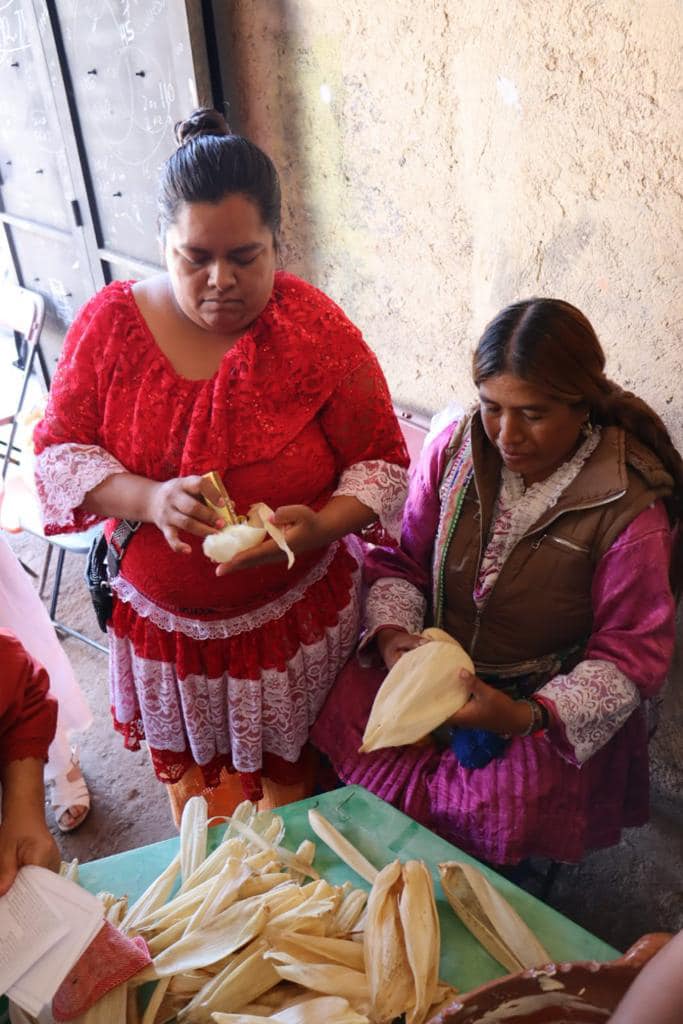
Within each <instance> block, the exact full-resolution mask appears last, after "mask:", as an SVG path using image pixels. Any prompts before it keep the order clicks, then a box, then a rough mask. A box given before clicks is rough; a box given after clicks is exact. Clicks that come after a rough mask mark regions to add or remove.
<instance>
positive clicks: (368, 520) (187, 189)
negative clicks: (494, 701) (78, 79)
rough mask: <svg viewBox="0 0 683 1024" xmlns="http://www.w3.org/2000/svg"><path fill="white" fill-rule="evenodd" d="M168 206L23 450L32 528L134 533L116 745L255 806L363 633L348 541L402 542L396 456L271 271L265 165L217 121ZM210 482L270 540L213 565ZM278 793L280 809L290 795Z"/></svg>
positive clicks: (113, 288) (91, 317) (370, 390)
mask: <svg viewBox="0 0 683 1024" xmlns="http://www.w3.org/2000/svg"><path fill="white" fill-rule="evenodd" d="M178 138H179V142H180V145H179V147H178V150H177V151H176V152H175V153H174V154H173V155H172V156H171V157H170V158H169V160H168V161H167V163H166V164H165V166H164V169H163V172H162V179H161V186H160V198H159V210H160V226H161V235H162V242H163V244H164V248H165V255H166V264H167V268H168V269H167V273H165V274H161V275H159V276H158V277H153V278H150V279H148V280H145V281H140V282H138V283H135V284H131V283H129V282H125V283H124V282H118V281H117V282H114V283H112V284H110V285H108V286H107V287H106V288H104V289H103V290H102V291H101V292H100V293H99V294H98V295H96V296H95V297H94V298H93V299H92V300H91V301H90V302H89V303H88V304H87V305H86V306H85V307H84V309H83V310H82V311H81V312H80V314H79V316H78V317H77V319H76V320H75V321H74V323H73V325H72V326H71V328H70V330H69V333H68V335H67V337H66V340H65V343H64V349H63V352H62V356H61V359H60V363H59V367H58V369H57V372H56V374H55V379H54V384H53V388H52V394H51V398H50V402H49V405H48V408H47V411H46V414H45V418H44V419H43V421H42V422H41V423H40V424H39V425H38V427H37V428H36V431H35V443H36V454H37V460H36V477H37V483H38V489H39V493H40V495H41V500H42V503H43V511H44V520H45V530H46V533H48V534H49V533H55V532H60V531H64V530H69V529H71V530H82V529H84V528H86V527H88V526H90V525H91V524H93V523H95V522H98V521H100V520H102V519H108V520H109V522H108V524H107V530H108V534H109V535H110V534H111V532H112V530H113V527H114V521H115V520H116V519H121V518H126V519H129V520H138V521H140V522H141V523H142V525H141V527H140V529H139V530H138V531H137V533H135V535H134V536H133V538H132V540H131V541H130V543H129V545H128V547H127V548H126V551H125V554H124V557H123V561H122V563H121V569H120V573H119V575H118V576H117V577H116V579H115V580H114V583H113V588H114V592H115V601H114V610H113V615H112V619H111V622H110V624H109V642H110V652H111V653H110V691H111V705H112V714H113V718H114V725H115V728H116V729H118V730H119V731H120V732H121V733H123V735H124V738H125V744H126V746H127V747H128V748H130V749H137V747H138V746H139V742H140V740H141V739H143V738H144V739H146V741H147V743H148V746H149V749H150V753H151V756H152V761H153V764H154V767H155V770H156V773H157V776H158V777H159V778H160V779H161V780H162V781H163V782H166V783H175V782H177V781H178V780H180V779H181V778H182V777H183V775H184V774H185V773H186V772H188V771H189V770H191V769H194V766H195V765H198V766H200V768H201V772H202V775H203V780H204V782H205V783H206V784H207V785H208V786H213V785H215V784H216V783H217V782H218V776H219V772H220V771H221V769H222V768H224V767H225V768H228V769H232V768H234V769H235V770H236V771H238V772H239V773H240V776H241V782H242V786H243V790H244V793H245V794H246V795H247V796H248V797H250V798H252V799H259V798H260V797H261V795H262V775H263V776H264V777H265V778H268V779H270V780H273V781H274V782H275V783H279V784H281V785H282V786H285V787H287V786H290V785H292V786H293V785H294V784H296V783H298V782H299V781H300V779H301V777H302V773H303V771H304V760H305V759H304V756H303V755H304V753H305V750H306V742H307V739H308V734H309V729H310V727H311V725H312V723H313V722H314V720H315V718H316V716H317V714H318V711H319V709H320V707H321V705H322V703H323V701H324V699H325V696H326V694H327V692H328V690H329V688H330V686H331V684H332V682H333V680H334V678H335V676H336V675H337V674H338V672H339V670H340V669H341V667H342V666H343V664H344V663H345V661H346V660H347V658H348V657H349V655H350V654H351V652H352V650H353V648H354V645H355V642H356V638H357V628H358V603H359V568H358V560H357V557H356V554H355V552H356V545H357V542H356V540H355V538H354V536H353V535H354V534H359V533H360V532H363V531H365V533H366V535H367V531H370V536H371V539H376V538H377V537H379V535H380V534H383V535H384V536H385V537H386V536H387V535H388V536H390V537H392V536H393V537H396V536H397V534H398V529H399V524H400V519H401V511H402V505H403V500H404V496H405V480H406V467H407V462H408V459H407V453H406V450H405V446H404V443H403V440H402V436H401V432H400V429H399V426H398V423H397V421H396V419H395V416H394V413H393V409H392V405H391V401H390V397H389V394H388V390H387V386H386V382H385V380H384V377H383V375H382V372H381V370H380V367H379V365H378V363H377V360H376V359H375V357H374V356H373V354H372V352H371V351H370V350H369V348H368V347H367V345H366V344H365V342H364V341H363V338H362V336H361V334H360V332H359V331H358V330H357V328H355V327H354V326H353V324H351V323H350V322H349V320H348V319H347V318H346V316H345V315H344V313H343V312H342V311H341V310H340V309H339V308H338V307H337V306H336V305H335V304H334V303H333V302H332V301H331V300H330V299H329V298H327V297H326V296H325V295H323V294H322V293H321V292H319V291H318V290H317V289H315V288H314V287H312V286H311V285H309V284H306V283H305V282H304V281H302V280H300V279H298V278H296V277H293V276H292V275H290V274H287V273H283V272H276V270H275V264H276V252H277V233H278V228H279V223H280V191H279V184H278V179H277V173H276V171H275V168H274V167H273V165H272V163H271V161H270V159H269V158H268V157H267V156H266V155H265V154H264V153H263V152H261V150H259V149H258V148H257V147H256V146H255V145H254V144H253V143H251V142H249V141H247V140H246V139H243V138H240V137H238V136H234V135H230V134H228V131H227V127H226V125H225V122H224V121H223V119H222V117H221V116H220V115H219V114H217V113H216V112H215V111H199V112H197V113H196V114H195V115H193V117H192V118H191V119H190V120H189V121H187V122H183V123H182V124H181V125H180V126H179V128H178ZM212 470H216V471H218V472H219V473H220V475H221V477H222V479H223V482H224V484H225V486H226V488H227V491H228V493H229V494H230V496H231V497H232V499H233V501H234V503H235V505H236V508H237V512H238V513H240V514H243V513H245V512H246V511H247V510H248V508H249V506H250V505H251V504H252V503H254V502H256V501H264V502H266V503H267V504H268V505H270V506H271V507H272V508H275V509H276V515H275V521H276V522H278V523H279V524H280V525H282V526H283V527H284V528H285V532H286V535H287V540H288V542H289V544H290V546H291V548H292V550H293V551H294V553H295V556H296V560H295V563H294V565H293V567H292V568H291V569H289V570H288V569H287V566H286V563H285V562H284V555H283V554H282V552H281V551H280V550H279V549H278V548H277V547H276V546H275V544H274V543H273V542H272V541H267V542H265V543H264V544H262V545H260V546H259V547H258V548H256V549H252V550H251V551H247V552H243V553H242V554H240V555H238V556H237V557H236V558H235V559H233V561H232V562H231V563H228V564H226V565H221V566H219V567H218V569H216V566H215V565H214V564H213V563H212V562H210V561H209V560H208V559H207V558H206V557H205V556H204V554H203V553H202V540H203V538H204V537H206V536H207V535H208V534H210V533H212V532H215V531H216V530H217V529H218V528H219V527H220V526H221V525H223V524H222V522H221V521H220V520H217V519H216V516H215V513H212V512H211V511H210V510H209V509H208V508H206V507H205V506H204V505H203V504H202V503H201V502H200V501H199V494H200V476H201V475H202V474H204V473H207V472H209V471H212ZM280 796H281V797H282V798H283V802H284V800H286V798H287V795H286V793H285V794H284V797H283V795H282V793H281V794H280Z"/></svg>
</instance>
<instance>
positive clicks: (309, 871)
mask: <svg viewBox="0 0 683 1024" xmlns="http://www.w3.org/2000/svg"><path fill="white" fill-rule="evenodd" d="M232 824H233V825H234V827H235V828H236V829H237V831H238V832H241V833H242V835H244V836H246V838H247V839H248V840H249V841H250V842H251V843H253V844H254V845H255V846H258V847H259V848H260V849H261V850H269V851H270V852H271V854H274V855H275V856H277V858H278V859H279V860H280V861H281V862H282V863H283V864H286V865H287V867H288V868H291V869H292V870H293V871H298V872H300V873H301V874H302V875H305V876H307V877H308V878H320V875H319V874H318V872H317V871H316V870H315V868H313V867H311V865H310V864H307V863H306V861H305V860H302V859H301V858H300V857H297V855H296V854H295V853H290V851H289V850H286V849H285V848H284V846H277V845H275V844H273V843H269V842H268V841H267V839H265V837H264V836H260V835H259V834H258V832H255V831H254V829H253V828H252V827H251V826H250V825H247V824H245V823H244V822H241V821H235V820H233V822H232Z"/></svg>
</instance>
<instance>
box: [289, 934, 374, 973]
mask: <svg viewBox="0 0 683 1024" xmlns="http://www.w3.org/2000/svg"><path fill="white" fill-rule="evenodd" d="M274 944H275V949H276V950H280V951H281V952H283V953H288V954H289V955H290V956H293V957H295V958H296V959H298V960H305V961H306V962H307V963H311V964H319V963H323V962H329V963H333V964H340V965H341V966H342V967H350V968H351V969H352V970H354V971H364V970H365V960H364V957H363V947H362V946H361V945H360V943H358V942H351V940H350V939H334V938H330V937H329V936H325V935H311V934H310V933H302V932H300V931H296V932H284V933H283V934H282V935H279V936H278V937H277V938H276V939H275V940H274Z"/></svg>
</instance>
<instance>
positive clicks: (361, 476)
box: [333, 459, 408, 544]
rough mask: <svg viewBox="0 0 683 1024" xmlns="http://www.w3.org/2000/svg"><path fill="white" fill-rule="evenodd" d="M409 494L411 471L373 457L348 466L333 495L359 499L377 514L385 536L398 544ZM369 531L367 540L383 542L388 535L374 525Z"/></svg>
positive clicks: (364, 532) (375, 542)
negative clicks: (409, 473)
mask: <svg viewBox="0 0 683 1024" xmlns="http://www.w3.org/2000/svg"><path fill="white" fill-rule="evenodd" d="M407 493H408V471H407V470H406V469H404V468H403V466H397V465H396V463H394V462H384V461H382V460H381V459H373V460H368V461H367V462H356V463H355V464H354V465H353V466H349V467H348V469H345V470H344V472H343V473H342V475H341V476H340V478H339V483H338V484H337V489H336V490H335V492H334V494H333V497H336V496H338V495H341V494H347V495H350V496H351V497H353V498H358V500H359V501H362V502H363V504H364V505H367V506H368V508H371V509H372V511H373V512H374V513H375V514H376V515H377V518H378V519H379V525H380V527H381V529H382V531H383V533H384V535H385V536H388V537H389V538H390V539H391V541H394V542H395V543H398V542H399V541H400V539H401V520H402V518H403V505H404V504H405V500H406V494H407ZM369 531H370V532H369V533H368V531H363V537H364V539H365V540H369V541H371V542H372V543H374V544H378V543H382V541H383V540H384V537H379V536H377V535H376V533H375V531H373V528H372V527H370V528H369Z"/></svg>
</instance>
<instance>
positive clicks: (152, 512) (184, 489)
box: [144, 476, 227, 555]
mask: <svg viewBox="0 0 683 1024" xmlns="http://www.w3.org/2000/svg"><path fill="white" fill-rule="evenodd" d="M209 486H210V485H209V484H208V482H207V481H206V480H202V478H201V477H200V476H183V477H177V478H176V479H174V480H166V481H164V483H156V484H154V486H153V487H152V489H151V491H150V494H149V497H148V514H147V515H146V516H145V517H144V518H145V521H147V522H151V523H154V525H155V526H157V527H158V528H159V529H160V530H161V532H162V533H163V535H164V537H165V538H166V541H167V543H168V546H169V547H170V548H171V550H172V551H176V552H178V553H179V554H182V555H189V554H190V553H191V551H192V548H191V547H190V545H189V544H185V543H184V542H183V541H182V540H180V538H179V536H178V531H179V530H184V531H185V532H186V533H191V534H193V536H195V537H201V538H202V539H203V538H204V537H208V536H209V534H212V533H217V532H218V531H219V530H220V529H221V528H222V527H223V526H225V523H226V522H227V520H224V519H219V518H217V517H216V513H215V512H213V511H212V510H211V509H210V508H208V507H207V506H206V505H204V504H203V503H202V502H201V501H200V497H201V496H202V495H203V494H206V490H207V487H209ZM214 490H215V489H214ZM209 497H211V496H210V495H209ZM211 500H212V501H214V503H215V504H216V505H219V504H220V495H219V494H218V492H215V494H214V497H213V498H212V499H211Z"/></svg>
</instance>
